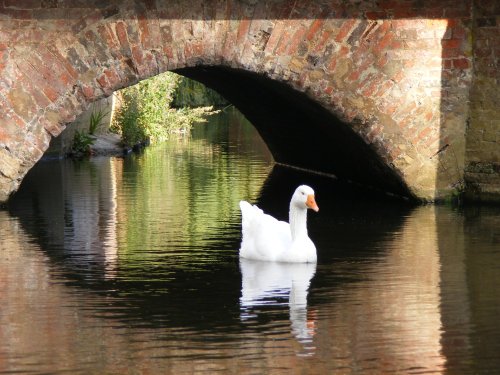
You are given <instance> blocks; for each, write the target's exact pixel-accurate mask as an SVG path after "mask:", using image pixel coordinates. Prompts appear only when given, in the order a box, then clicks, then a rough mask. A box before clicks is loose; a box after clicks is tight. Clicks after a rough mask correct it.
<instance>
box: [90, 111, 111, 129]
mask: <svg viewBox="0 0 500 375" xmlns="http://www.w3.org/2000/svg"><path fill="white" fill-rule="evenodd" d="M108 114H109V111H105V110H103V109H102V108H99V109H97V110H96V109H95V107H94V108H92V113H91V114H90V120H89V134H95V132H96V131H97V129H98V128H99V127H100V126H101V125H102V120H104V118H105V117H106V116H107V115H108Z"/></svg>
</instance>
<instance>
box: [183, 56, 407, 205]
mask: <svg viewBox="0 0 500 375" xmlns="http://www.w3.org/2000/svg"><path fill="white" fill-rule="evenodd" d="M175 72H176V73H179V74H182V75H184V76H186V77H189V78H192V79H195V80H197V81H199V82H201V83H203V84H205V85H206V86H208V87H210V88H212V89H214V90H216V91H217V92H219V93H220V94H221V95H223V96H224V97H225V98H226V99H227V100H229V101H230V102H231V103H233V104H234V105H235V106H236V107H237V108H238V109H239V110H240V111H241V112H242V113H243V114H244V115H245V116H246V117H247V118H248V119H249V120H250V122H252V124H253V125H254V126H255V127H256V128H257V130H258V132H259V133H260V135H261V136H262V138H263V139H264V141H265V142H266V144H267V145H268V147H269V149H270V151H271V152H272V154H273V156H274V158H275V160H276V162H277V163H279V164H284V165H288V166H292V167H297V168H302V169H307V170H310V171H314V172H320V173H327V174H332V175H335V176H337V177H339V178H342V179H346V180H350V181H353V182H357V183H360V184H363V185H366V186H371V187H375V188H377V189H382V190H384V191H388V192H391V193H394V194H398V195H403V196H411V193H410V192H409V189H408V188H407V186H406V185H405V183H404V182H403V181H402V179H401V178H400V177H399V176H398V175H397V173H396V172H395V171H394V170H393V169H392V168H390V167H389V166H387V165H386V164H385V163H384V162H383V161H382V160H381V158H380V156H378V155H377V153H376V152H375V150H373V149H372V148H371V147H370V146H369V145H367V144H366V143H365V142H364V141H363V140H362V139H361V137H360V136H358V135H357V134H356V133H355V132H354V131H353V130H352V129H351V128H350V127H349V125H348V124H346V123H344V122H342V121H341V120H339V119H338V118H337V117H335V116H334V115H333V114H332V113H331V112H329V111H327V110H326V109H324V108H323V107H322V106H321V105H320V104H318V103H316V102H314V101H313V100H311V99H310V98H309V97H308V96H307V95H306V94H304V93H301V92H299V91H297V90H294V89H293V88H291V87H290V86H288V85H287V84H285V83H282V82H278V81H275V80H272V79H269V78H267V77H264V76H262V75H259V74H255V73H251V72H247V71H244V70H240V69H231V68H227V67H214V66H196V67H189V68H182V69H178V70H176V71H175Z"/></svg>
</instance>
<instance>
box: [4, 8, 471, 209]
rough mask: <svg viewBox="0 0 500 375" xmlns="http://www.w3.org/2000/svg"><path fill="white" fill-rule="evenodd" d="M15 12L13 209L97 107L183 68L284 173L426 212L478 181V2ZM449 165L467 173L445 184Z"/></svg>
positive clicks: (9, 82)
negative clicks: (474, 139) (320, 177)
mask: <svg viewBox="0 0 500 375" xmlns="http://www.w3.org/2000/svg"><path fill="white" fill-rule="evenodd" d="M0 10H1V15H2V18H0V22H2V29H1V30H2V33H3V38H4V39H5V41H4V42H0V70H1V72H2V75H1V79H0V110H1V111H0V121H1V122H2V127H1V128H0V160H1V161H2V163H0V201H5V200H6V199H7V197H8V195H9V194H10V193H12V192H13V191H15V190H16V189H17V187H18V185H19V183H20V181H21V180H22V178H23V176H24V175H25V173H26V172H27V171H28V170H29V168H31V167H32V166H33V165H34V163H35V162H36V161H37V160H38V159H39V158H40V157H41V156H42V154H43V152H44V151H45V150H46V148H47V147H48V144H49V142H50V139H51V137H55V136H57V135H59V134H60V133H61V131H62V130H63V129H64V128H65V126H66V124H67V123H69V122H71V121H72V120H73V119H74V118H75V117H76V115H78V114H79V113H81V112H82V111H83V110H84V109H86V108H87V107H88V106H89V104H90V103H91V102H93V101H95V100H97V99H99V98H102V97H105V96H108V95H110V94H111V93H112V92H113V91H114V90H117V89H120V88H123V87H126V86H129V85H131V84H134V83H136V82H138V81H140V80H142V79H145V78H148V77H151V76H153V75H156V74H159V73H161V72H164V71H171V70H174V71H178V72H180V73H182V74H184V75H187V76H190V77H192V78H195V79H197V80H199V81H201V82H204V83H206V84H208V85H209V86H211V87H214V88H216V89H217V90H218V91H220V92H221V93H222V94H223V95H226V96H227V97H228V99H229V100H232V101H233V102H235V104H237V106H238V107H240V108H241V109H243V112H245V114H246V115H247V116H248V117H249V118H250V120H252V121H253V122H254V123H255V124H256V126H257V127H258V129H259V131H260V132H261V133H262V134H263V136H264V139H265V140H266V141H267V142H268V143H269V145H270V147H271V149H272V150H273V152H274V153H275V155H276V156H277V159H278V161H281V162H283V163H286V164H291V165H295V166H298V167H303V168H307V169H313V170H318V171H320V172H327V173H334V174H338V175H340V176H345V177H347V178H349V179H352V180H354V181H359V182H361V183H365V184H369V185H376V186H379V187H384V188H386V189H387V190H390V191H393V192H395V193H399V194H405V195H410V196H414V197H419V198H422V199H435V198H439V197H440V196H442V195H445V194H447V193H448V192H449V191H450V189H452V187H453V184H454V183H456V182H457V180H459V179H460V178H461V174H462V173H463V164H464V148H465V141H464V138H465V128H466V121H467V114H468V108H467V107H464V106H463V101H464V100H467V97H468V90H469V87H470V83H471V79H472V63H471V57H470V51H471V45H470V42H469V41H468V36H469V35H470V23H469V21H470V17H471V13H470V12H471V9H470V4H469V3H468V2H464V3H463V4H462V3H460V4H458V5H457V4H456V3H455V2H452V1H445V2H432V4H427V3H426V2H415V4H413V3H412V4H409V3H408V2H405V1H389V0H384V1H366V2H359V1H354V0H353V1H342V0H338V1H333V2H324V1H320V0H317V1H306V0H299V1H295V2H289V1H284V0H273V1H269V2H259V1H249V0H223V1H215V0H212V1H202V0H193V1H190V2H189V4H188V3H187V2H184V1H180V0H178V1H169V2H165V1H159V0H158V1H155V0H143V1H140V0H127V1H109V2H100V1H97V0H95V1H87V2H82V1H79V0H66V1H62V2H61V1H42V0H19V1H10V0H4V1H3V2H2V4H1V5H0ZM7 28H8V29H7ZM7 30H9V31H7ZM445 73H446V74H445ZM238 82H239V83H240V84H241V86H244V87H245V90H246V92H242V91H241V90H238V89H239V84H238ZM449 93H452V94H453V95H449ZM245 95H247V96H248V95H253V98H252V100H247V99H246V98H245ZM266 102H270V103H272V104H273V105H276V106H280V108H281V109H280V111H279V112H278V111H275V113H273V111H271V108H272V107H270V106H269V104H268V105H267V106H266V105H265V104H266ZM252 106H253V107H252ZM256 106H258V108H257V107H256ZM256 108H257V109H256ZM264 113H265V114H266V115H268V116H270V118H271V119H273V121H274V122H275V127H271V126H267V127H265V126H263V124H264V121H263V120H262V115H263V114H264ZM259 117H260V118H259ZM261 120H262V121H261ZM283 120H286V121H283ZM287 123H288V124H289V125H290V124H294V125H291V126H287ZM310 133H312V134H310ZM311 135H312V136H313V137H314V136H316V140H317V142H318V143H313V141H310V142H309V137H310V136H311ZM287 143H289V144H290V145H291V146H292V148H293V149H294V150H295V151H294V152H292V153H291V152H287V150H286V147H285V145H287ZM445 145H452V149H454V150H455V153H454V154H453V158H452V157H451V156H447V153H446V152H443V150H444V149H450V148H448V147H445V148H444V149H443V147H444V146H445ZM436 155H439V157H436ZM450 155H451V154H450ZM457 155H458V157H457ZM453 163H456V164H457V167H456V168H455V169H456V171H452V169H453V168H451V167H450V166H452V165H453ZM320 165H321V166H322V167H320ZM443 165H444V166H445V168H447V171H448V172H449V171H452V172H453V173H448V174H446V175H443V174H441V177H440V178H438V177H439V168H442V166H443ZM443 176H444V177H443Z"/></svg>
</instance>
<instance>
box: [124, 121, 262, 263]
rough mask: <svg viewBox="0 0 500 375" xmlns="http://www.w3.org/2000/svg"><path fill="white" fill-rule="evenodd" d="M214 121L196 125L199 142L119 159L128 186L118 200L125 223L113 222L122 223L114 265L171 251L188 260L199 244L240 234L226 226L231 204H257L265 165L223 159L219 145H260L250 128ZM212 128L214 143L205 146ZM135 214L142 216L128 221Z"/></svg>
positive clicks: (234, 216) (251, 159)
mask: <svg viewBox="0 0 500 375" xmlns="http://www.w3.org/2000/svg"><path fill="white" fill-rule="evenodd" d="M224 115H225V114H224ZM240 116H241V115H240ZM219 117H222V116H214V117H212V118H211V119H210V121H211V122H213V123H211V124H210V126H202V125H200V128H202V129H200V131H202V132H203V136H201V137H199V138H197V137H196V136H192V137H191V138H180V139H179V138H174V139H170V140H168V141H167V142H166V143H164V144H162V145H158V146H156V147H153V148H150V149H147V150H146V152H145V153H144V154H142V155H140V156H137V157H133V158H129V159H126V160H124V173H123V178H124V179H125V178H126V179H128V178H130V179H131V180H130V182H127V181H123V183H122V184H121V186H123V188H126V189H127V191H126V193H125V194H123V193H122V194H119V196H126V197H128V198H127V201H126V202H119V203H118V207H123V206H125V207H126V209H125V210H126V211H124V212H123V215H125V216H126V219H125V218H122V219H121V220H120V221H123V222H124V223H126V225H125V226H124V227H123V231H120V234H119V237H120V238H119V242H120V244H121V246H120V247H122V246H123V247H124V251H125V252H124V253H122V254H120V259H122V260H125V259H131V258H136V259H141V260H145V259H146V258H149V260H154V259H155V258H156V257H158V256H160V255H161V256H162V257H163V256H165V254H167V253H166V252H165V251H164V250H163V251H161V252H159V253H155V252H151V251H148V253H144V252H141V251H140V249H156V248H161V249H171V251H172V253H174V252H175V254H176V256H183V255H179V254H186V255H187V256H194V255H193V254H190V255H188V254H189V251H191V250H190V249H191V246H193V245H195V247H196V248H199V247H200V243H204V244H209V243H210V239H211V238H214V239H215V240H216V239H217V235H218V233H221V232H220V231H221V230H222V228H225V229H224V230H236V231H239V227H232V226H230V223H231V222H233V221H235V222H237V220H238V217H239V206H238V202H239V201H240V200H241V199H251V200H253V199H256V197H257V196H258V192H259V190H260V189H261V186H262V183H263V181H264V180H265V178H266V177H267V175H268V173H269V170H270V159H265V158H262V157H261V156H260V157H259V156H257V155H256V154H253V156H249V153H244V152H238V154H231V155H228V154H227V152H226V151H225V148H224V147H225V146H222V145H223V144H224V145H227V144H230V143H231V142H235V141H236V140H238V141H240V140H241V139H242V137H245V138H246V137H248V139H251V140H253V141H254V142H253V143H252V144H251V145H249V146H247V147H249V148H250V149H253V150H255V149H258V148H260V147H261V146H260V144H258V142H261V143H262V141H261V140H259V141H255V139H254V138H253V135H254V134H256V131H255V129H253V127H252V126H251V125H250V124H248V123H246V124H244V127H243V128H238V126H237V125H235V124H234V123H233V124H230V126H224V127H222V128H221V127H220V126H219V125H217V124H216V121H217V118H219ZM241 117H242V116H241ZM217 128H218V135H217V136H218V137H219V139H218V140H217V139H209V140H208V139H205V137H206V134H208V133H213V132H217ZM197 129H198V127H197V128H196V129H195V130H197ZM248 129H249V130H248ZM248 133H250V134H248ZM221 136H222V137H223V139H221V138H220V137H221ZM228 137H231V138H229V139H228ZM212 142H213V143H212ZM233 144H234V143H233ZM137 212H141V213H142V214H141V215H136V214H134V213H137ZM145 215H147V217H148V219H147V220H144V216H145ZM226 226H227V227H226ZM123 247H122V248H123ZM125 249H127V250H125ZM235 251H236V250H235ZM235 254H236V253H235ZM198 256H203V255H202V254H198Z"/></svg>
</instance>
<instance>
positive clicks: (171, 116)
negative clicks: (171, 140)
mask: <svg viewBox="0 0 500 375" xmlns="http://www.w3.org/2000/svg"><path fill="white" fill-rule="evenodd" d="M180 81H181V76H179V75H178V74H174V73H170V72H167V73H164V74H160V75H158V76H156V77H153V78H150V79H147V80H144V81H142V82H140V83H138V84H137V85H135V86H131V87H128V88H126V89H123V90H121V99H122V103H121V107H120V108H119V110H118V111H117V114H116V117H115V124H114V128H115V131H116V130H118V132H119V133H121V135H122V139H123V142H124V143H125V144H126V145H129V146H133V145H135V144H137V143H140V142H143V141H146V140H149V141H151V142H152V143H157V142H162V141H165V140H166V139H168V137H169V135H170V134H172V133H175V132H186V131H188V130H189V129H190V128H191V126H192V124H193V123H194V122H198V121H204V118H203V116H204V115H207V114H211V113H213V111H212V108H211V107H204V108H194V109H188V108H182V109H180V110H176V109H172V108H171V104H172V101H173V95H174V92H175V90H176V88H177V86H178V85H179V82H180Z"/></svg>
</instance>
